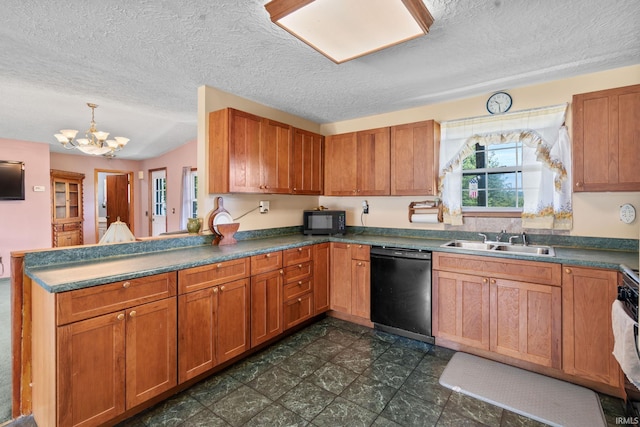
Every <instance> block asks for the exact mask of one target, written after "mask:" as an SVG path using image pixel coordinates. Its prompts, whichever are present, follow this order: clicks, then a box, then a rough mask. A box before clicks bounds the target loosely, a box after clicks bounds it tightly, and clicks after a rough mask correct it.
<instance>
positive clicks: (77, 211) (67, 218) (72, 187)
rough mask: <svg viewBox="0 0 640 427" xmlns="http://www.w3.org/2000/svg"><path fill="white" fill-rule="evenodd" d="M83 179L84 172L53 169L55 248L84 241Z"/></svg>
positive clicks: (52, 194) (52, 235)
mask: <svg viewBox="0 0 640 427" xmlns="http://www.w3.org/2000/svg"><path fill="white" fill-rule="evenodd" d="M83 180H84V174H82V173H76V172H67V171H61V170H55V169H52V170H51V241H52V246H53V247H54V248H55V247H60V246H72V245H81V244H82V242H83V236H82V228H83V227H82V223H83V214H82V181H83Z"/></svg>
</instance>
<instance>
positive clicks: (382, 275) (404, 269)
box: [371, 247, 434, 343]
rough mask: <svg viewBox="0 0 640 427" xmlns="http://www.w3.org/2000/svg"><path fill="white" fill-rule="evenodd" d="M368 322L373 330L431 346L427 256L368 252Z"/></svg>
mask: <svg viewBox="0 0 640 427" xmlns="http://www.w3.org/2000/svg"><path fill="white" fill-rule="evenodd" d="M371 321H372V322H373V323H374V324H375V327H376V328H377V329H380V330H383V331H387V332H391V333H394V334H397V335H402V336H405V337H409V338H413V339H417V340H421V341H425V342H429V343H433V342H434V339H433V336H432V332H431V252H427V251H421V250H415V249H398V248H389V247H372V248H371Z"/></svg>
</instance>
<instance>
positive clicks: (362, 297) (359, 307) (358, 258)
mask: <svg viewBox="0 0 640 427" xmlns="http://www.w3.org/2000/svg"><path fill="white" fill-rule="evenodd" d="M369 250H370V246H368V245H357V244H350V243H336V242H333V243H331V281H330V286H331V309H332V310H334V311H337V312H339V313H343V314H347V315H351V316H355V317H357V318H361V319H364V320H366V321H369V320H370V318H371V315H370V305H371V282H370V275H371V273H370V271H371V268H370V267H371V265H370V258H369Z"/></svg>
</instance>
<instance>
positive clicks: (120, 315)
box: [116, 313, 124, 320]
mask: <svg viewBox="0 0 640 427" xmlns="http://www.w3.org/2000/svg"><path fill="white" fill-rule="evenodd" d="M116 319H118V320H124V314H122V313H120V314H118V316H117V317H116Z"/></svg>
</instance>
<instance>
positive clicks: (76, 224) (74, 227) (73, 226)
mask: <svg viewBox="0 0 640 427" xmlns="http://www.w3.org/2000/svg"><path fill="white" fill-rule="evenodd" d="M62 230H64V231H73V230H80V223H79V222H70V223H67V224H62Z"/></svg>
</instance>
